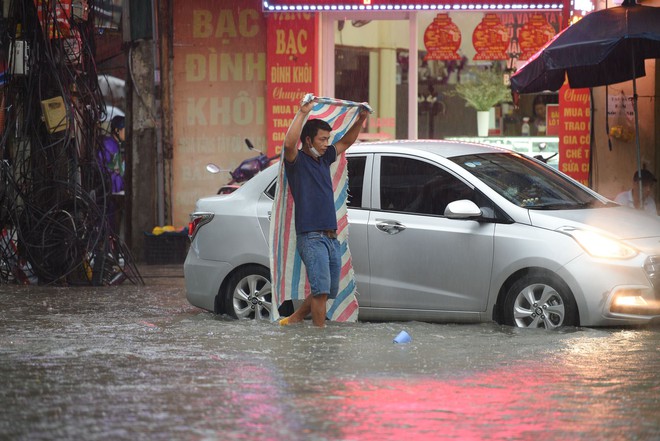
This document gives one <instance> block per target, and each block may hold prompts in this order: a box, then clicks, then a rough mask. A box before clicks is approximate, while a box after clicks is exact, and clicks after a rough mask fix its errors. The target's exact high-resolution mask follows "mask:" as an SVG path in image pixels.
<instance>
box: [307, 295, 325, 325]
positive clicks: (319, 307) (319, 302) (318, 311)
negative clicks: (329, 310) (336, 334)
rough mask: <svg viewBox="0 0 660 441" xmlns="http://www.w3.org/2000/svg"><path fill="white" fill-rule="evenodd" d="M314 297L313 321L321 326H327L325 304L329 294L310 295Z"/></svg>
mask: <svg viewBox="0 0 660 441" xmlns="http://www.w3.org/2000/svg"><path fill="white" fill-rule="evenodd" d="M309 297H311V298H312V305H311V306H312V323H314V325H315V326H318V327H319V328H323V327H325V313H326V309H325V304H326V302H327V301H328V295H327V294H319V295H317V296H309Z"/></svg>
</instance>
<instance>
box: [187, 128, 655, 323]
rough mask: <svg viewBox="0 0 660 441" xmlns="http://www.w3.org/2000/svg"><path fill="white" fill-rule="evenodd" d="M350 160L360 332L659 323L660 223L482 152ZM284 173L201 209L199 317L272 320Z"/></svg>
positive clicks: (190, 262) (442, 145)
mask: <svg viewBox="0 0 660 441" xmlns="http://www.w3.org/2000/svg"><path fill="white" fill-rule="evenodd" d="M347 158H348V170H349V201H348V219H349V246H350V249H351V253H352V257H353V266H354V269H355V276H356V282H357V291H358V302H359V314H358V319H359V320H379V321H380V320H396V321H406V320H420V321H431V322H485V321H492V320H494V321H497V322H499V323H502V324H506V325H511V326H516V327H543V328H557V327H559V326H619V325H639V324H648V323H650V322H652V321H657V320H660V305H659V304H660V220H659V218H657V217H653V216H649V215H647V214H644V213H642V212H639V211H636V210H632V209H630V208H626V207H622V206H619V205H616V204H614V203H613V202H611V201H610V200H608V199H606V198H605V197H603V196H601V195H599V194H597V193H595V192H594V191H592V190H590V189H589V188H587V187H585V186H583V185H581V184H579V183H577V182H576V181H574V180H572V179H570V178H569V177H567V176H566V175H564V174H562V173H560V172H558V171H556V170H555V169H553V168H551V167H549V166H547V165H545V164H543V163H542V162H540V161H537V160H535V159H533V158H529V157H526V156H524V155H521V154H518V153H514V152H511V151H508V150H504V149H499V148H494V147H489V146H484V145H480V144H472V143H461V142H456V141H436V140H432V141H388V142H374V143H360V144H355V145H354V146H352V147H351V148H350V149H349V150H348V152H347ZM277 168H278V165H275V166H273V167H270V168H269V169H267V170H265V171H263V172H261V173H260V174H258V175H257V176H256V177H254V178H253V179H252V180H250V181H249V182H247V183H245V184H244V185H243V186H242V187H241V188H240V189H238V190H237V191H235V192H234V193H232V194H230V195H224V196H212V197H207V198H202V199H200V200H199V201H197V204H196V208H195V212H194V213H192V214H191V223H190V231H189V234H190V236H191V239H192V242H191V246H190V250H189V252H188V256H187V258H186V261H185V264H184V274H185V283H186V291H187V298H188V300H189V302H190V303H191V304H192V305H195V306H197V307H199V308H203V309H206V310H209V311H214V312H216V313H225V314H229V315H231V316H234V317H238V318H247V317H250V318H266V319H267V318H269V317H270V311H271V309H272V308H273V305H272V303H271V288H270V281H269V280H270V271H269V268H268V265H269V258H268V255H269V252H268V229H269V223H270V220H269V219H270V215H271V210H272V204H273V195H274V194H275V185H276V175H277ZM292 306H293V305H290V304H289V305H287V304H286V303H285V304H284V305H282V307H287V308H289V309H290V308H292ZM285 313H286V312H285Z"/></svg>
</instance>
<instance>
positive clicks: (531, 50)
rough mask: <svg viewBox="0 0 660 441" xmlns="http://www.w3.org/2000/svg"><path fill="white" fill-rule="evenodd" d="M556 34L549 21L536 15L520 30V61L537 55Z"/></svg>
mask: <svg viewBox="0 0 660 441" xmlns="http://www.w3.org/2000/svg"><path fill="white" fill-rule="evenodd" d="M555 34H556V31H555V28H553V27H552V25H551V24H550V23H548V20H547V19H546V18H545V17H544V16H543V15H541V14H534V15H532V17H531V18H530V19H529V21H528V22H527V23H525V25H524V26H523V27H522V29H520V33H519V34H518V40H519V44H520V51H521V54H520V59H521V60H527V59H529V58H530V57H531V56H532V55H534V54H535V53H537V52H538V51H539V49H541V48H542V47H543V46H544V45H545V44H546V43H547V42H548V41H550V40H551V39H552V37H554V36H555Z"/></svg>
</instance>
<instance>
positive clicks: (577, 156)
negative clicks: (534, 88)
mask: <svg viewBox="0 0 660 441" xmlns="http://www.w3.org/2000/svg"><path fill="white" fill-rule="evenodd" d="M590 107H591V98H590V96H589V89H570V88H569V87H568V84H567V83H564V85H563V86H562V88H561V89H560V90H559V170H560V171H562V172H564V173H566V174H567V175H569V176H570V177H572V178H573V179H575V180H577V181H580V182H581V183H582V184H584V185H589V154H590V149H589V144H590V140H591V108H590Z"/></svg>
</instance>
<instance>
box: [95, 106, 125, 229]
mask: <svg viewBox="0 0 660 441" xmlns="http://www.w3.org/2000/svg"><path fill="white" fill-rule="evenodd" d="M125 140H126V119H125V118H124V117H123V116H119V115H118V116H115V117H114V118H112V120H111V121H110V134H109V135H108V136H105V137H104V138H103V147H102V148H101V151H100V152H99V161H100V162H101V164H102V165H103V166H104V167H105V168H106V170H107V172H108V175H109V177H110V188H109V189H108V190H110V191H109V193H110V198H109V204H108V220H109V221H110V226H111V227H112V229H113V231H114V232H116V233H119V231H120V227H121V212H122V208H123V205H124V169H125V163H124V160H123V158H122V145H121V144H122V143H123V142H124V141H125Z"/></svg>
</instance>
